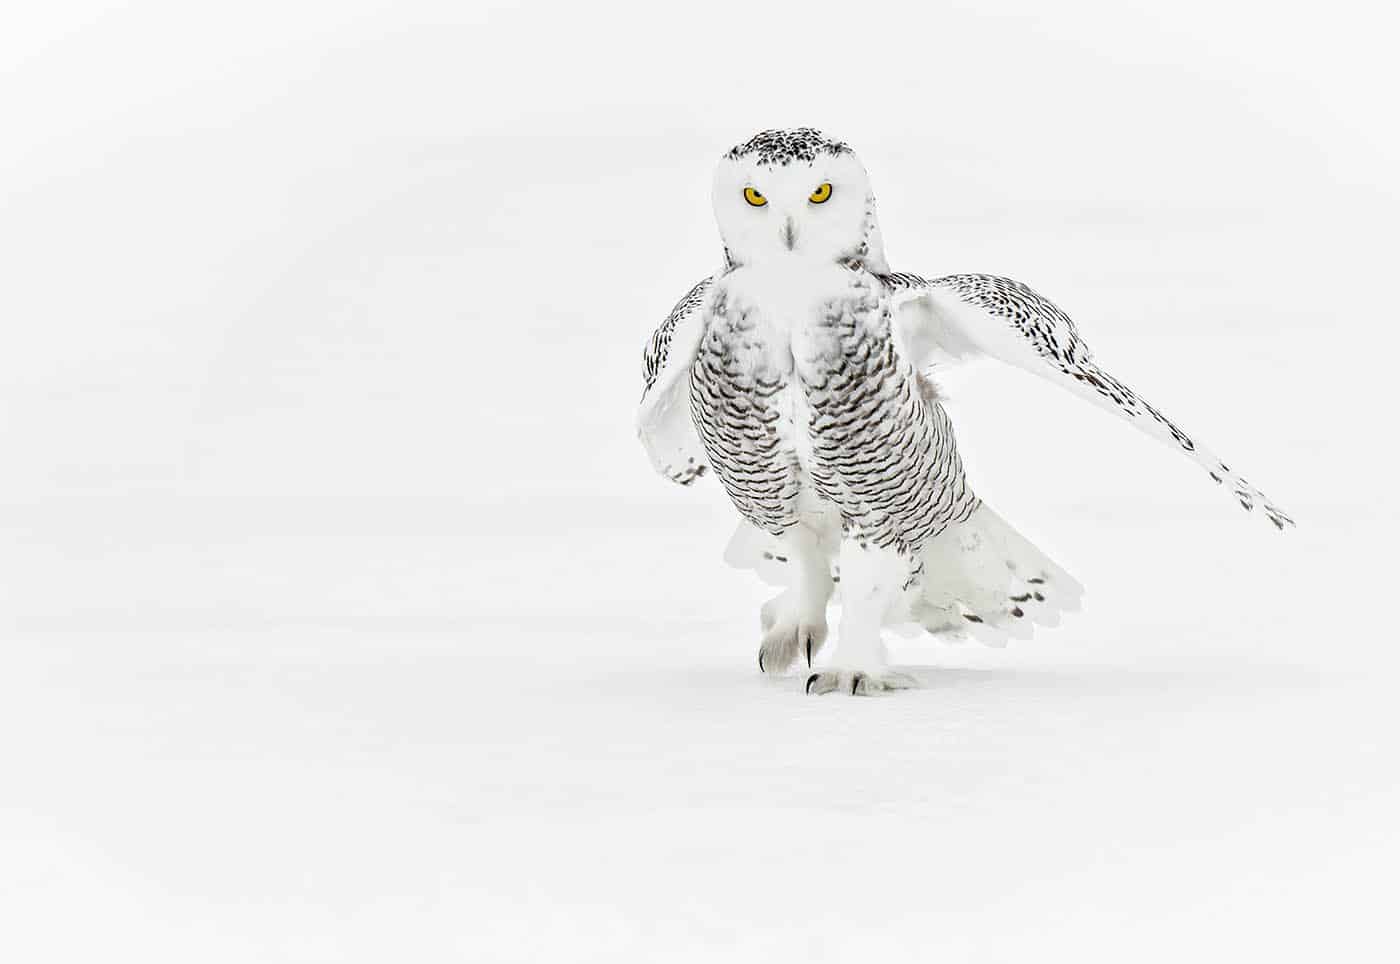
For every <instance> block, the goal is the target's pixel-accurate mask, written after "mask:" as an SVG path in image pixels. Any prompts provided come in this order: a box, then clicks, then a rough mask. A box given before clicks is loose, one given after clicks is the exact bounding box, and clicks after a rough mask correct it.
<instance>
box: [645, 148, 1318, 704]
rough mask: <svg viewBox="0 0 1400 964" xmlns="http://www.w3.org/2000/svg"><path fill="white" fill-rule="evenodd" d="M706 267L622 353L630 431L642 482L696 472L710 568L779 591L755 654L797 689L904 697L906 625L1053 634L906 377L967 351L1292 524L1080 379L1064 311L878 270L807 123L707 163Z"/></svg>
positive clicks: (867, 194)
mask: <svg viewBox="0 0 1400 964" xmlns="http://www.w3.org/2000/svg"><path fill="white" fill-rule="evenodd" d="M714 202H715V213H716V218H717V220H718V222H719V227H720V233H721V235H722V236H723V238H724V243H725V256H724V264H723V267H722V268H721V269H720V270H719V271H718V272H716V273H715V274H714V275H712V276H710V277H709V278H706V279H704V280H702V281H701V282H699V283H698V284H697V285H695V287H694V288H692V290H691V291H690V292H689V293H688V294H687V295H686V296H685V297H684V298H683V299H681V301H680V302H679V303H678V304H677V305H676V307H675V309H674V310H673V311H672V313H671V314H670V316H668V317H667V318H666V320H665V321H664V322H663V323H662V324H661V326H660V327H659V328H658V329H657V331H656V333H655V334H654V335H653V336H652V338H651V341H650V343H649V344H648V346H647V349H646V352H645V353H644V358H643V376H644V381H645V386H644V389H643V396H642V401H641V407H640V411H639V414H638V423H637V424H638V433H639V436H640V438H641V440H642V443H643V445H644V446H645V448H646V450H647V453H648V455H649V456H650V458H651V460H652V463H653V464H654V465H655V467H656V468H657V469H658V471H660V472H661V473H662V474H663V475H665V476H666V477H667V478H670V479H671V480H673V481H675V482H678V483H680V484H682V485H689V484H691V483H693V482H694V481H695V480H696V479H698V478H700V477H702V476H703V475H704V474H705V473H706V471H707V470H713V472H714V474H715V475H716V476H718V478H719V480H720V482H721V484H722V485H723V486H724V488H725V490H726V492H727V493H728V495H729V497H730V500H731V501H732V502H733V504H734V506H735V508H736V509H737V510H738V511H739V514H740V515H741V517H742V520H743V521H741V523H740V526H739V529H738V531H737V532H736V533H735V536H734V538H733V539H732V540H731V542H730V545H729V548H728V550H727V551H726V553H725V558H726V560H727V561H728V562H730V563H731V564H732V565H736V566H740V567H743V568H751V569H754V570H755V571H757V572H758V573H759V575H760V576H761V577H763V578H764V579H765V580H767V581H769V582H771V583H774V584H777V585H782V586H783V587H784V589H783V592H782V593H781V594H780V595H779V596H778V597H776V598H775V599H773V600H771V601H770V602H769V603H768V604H767V605H765V606H764V607H763V612H762V613H761V625H762V638H761V640H760V645H759V657H758V663H759V667H760V669H762V670H763V671H764V672H782V671H784V670H786V669H788V668H789V667H790V666H791V665H792V664H793V663H794V662H795V661H798V660H799V659H801V660H804V661H805V662H806V664H807V665H808V666H809V667H810V666H812V665H813V661H814V659H815V658H816V657H817V656H818V654H819V653H821V652H822V650H823V647H824V646H825V644H826V642H827V638H828V635H829V633H828V628H827V621H826V612H827V606H828V603H829V602H830V600H831V598H832V596H833V594H834V592H835V591H836V590H837V588H838V584H839V590H840V592H841V598H842V618H841V625H840V626H839V627H838V632H837V638H836V645H835V647H834V651H833V652H832V653H831V658H830V660H829V661H828V665H826V666H824V667H823V668H821V669H818V670H817V671H815V672H812V673H810V674H809V675H808V676H807V677H806V680H805V683H804V688H805V689H806V691H807V692H814V693H822V692H828V691H831V690H834V689H838V688H839V689H842V690H844V691H847V692H850V693H853V694H856V693H872V692H877V691H880V690H884V689H896V688H901V687H904V686H908V685H912V682H913V681H912V679H911V678H910V677H908V676H906V675H904V674H900V673H895V672H892V671H890V670H889V669H888V667H887V665H886V664H887V658H886V653H885V647H884V644H883V642H882V640H881V638H880V630H881V628H882V627H884V626H888V625H895V626H903V625H914V626H922V627H923V628H924V629H925V630H927V631H929V632H934V633H943V632H961V633H966V634H968V635H971V636H973V637H974V638H977V639H980V640H982V641H984V642H987V643H990V644H993V645H999V644H1002V643H1004V642H1005V641H1006V640H1007V639H1009V638H1020V637H1025V636H1028V635H1029V634H1030V631H1031V627H1032V625H1034V624H1040V625H1054V624H1055V623H1056V622H1058V620H1059V617H1060V614H1061V613H1063V612H1065V611H1068V610H1072V609H1074V608H1076V607H1077V605H1078V601H1079V597H1080V594H1081V591H1082V590H1081V589H1080V587H1079V585H1078V583H1076V582H1075V581H1074V579H1073V578H1071V577H1070V576H1069V575H1068V574H1067V573H1065V572H1064V571H1063V570H1062V569H1061V568H1060V567H1059V566H1057V565H1056V564H1055V563H1054V562H1053V561H1051V560H1050V559H1049V558H1048V557H1047V556H1046V555H1045V554H1044V553H1042V552H1041V551H1040V550H1038V549H1037V548H1036V547H1035V546H1033V545H1031V544H1030V542H1028V541H1027V540H1026V539H1024V538H1023V537H1022V536H1021V535H1020V534H1018V533H1017V532H1016V531H1015V530H1014V529H1013V528H1012V527H1011V526H1010V525H1008V524H1007V523H1006V522H1005V521H1004V520H1002V519H1001V518H1000V517H999V516H998V515H996V513H994V512H993V511H992V510H991V509H990V508H988V507H986V506H984V505H983V504H982V503H981V500H980V499H978V498H977V496H976V495H975V494H974V492H973V490H972V488H971V486H970V485H969V484H968V480H967V478H966V474H965V472H964V468H963V464H962V460H961V458H960V457H959V455H958V450H957V445H956V441H955V439H954V436H953V427H952V424H951V422H950V420H949V418H948V415H947V412H946V411H944V409H943V406H942V405H941V404H940V403H939V401H938V399H937V397H936V394H935V393H934V392H933V391H931V390H930V386H929V383H928V382H927V381H926V378H925V376H926V374H927V373H928V372H929V371H930V370H933V371H936V370H937V369H938V368H940V367H941V366H945V365H949V364H955V363H957V362H960V361H964V360H968V359H971V358H979V357H989V358H995V359H997V360H999V361H1002V362H1005V363H1007V364H1011V365H1015V366H1017V367H1020V368H1023V369H1026V370H1028V371H1031V372H1034V373H1035V374H1037V375H1040V376H1042V377H1044V378H1046V379H1048V380H1050V381H1052V382H1054V383H1055V384H1058V385H1060V386H1061V387H1064V388H1066V389H1068V390H1070V391H1072V392H1074V393H1075V394H1077V395H1079V396H1081V397H1083V398H1085V399H1087V400H1089V401H1092V402H1094V403H1095V404H1096V405H1099V406H1100V407H1103V408H1106V409H1109V410H1111V411H1113V412H1115V413H1117V414H1118V415H1120V416H1122V417H1123V418H1125V419H1127V420H1129V421H1131V422H1132V423H1133V424H1134V425H1136V426H1137V427H1138V428H1140V429H1142V430H1143V431H1144V432H1146V433H1147V434H1149V435H1151V436H1153V437H1154V438H1157V439H1159V440H1162V441H1165V442H1167V443H1168V444H1171V445H1173V446H1175V447H1177V448H1180V449H1181V450H1182V451H1184V452H1186V453H1187V454H1188V455H1190V456H1191V457H1192V458H1193V459H1194V460H1195V461H1196V462H1198V463H1199V464H1200V465H1202V466H1203V467H1204V468H1205V469H1206V470H1207V471H1208V472H1209V473H1210V476H1211V477H1212V478H1213V479H1214V480H1215V481H1216V482H1217V483H1218V484H1220V485H1222V486H1226V487H1228V489H1229V490H1230V491H1231V493H1232V494H1233V495H1234V496H1235V498H1236V499H1237V500H1238V501H1239V502H1240V503H1241V505H1243V506H1244V507H1245V508H1246V509H1251V510H1252V509H1254V508H1258V509H1259V510H1260V511H1261V512H1262V514H1263V515H1264V516H1265V517H1266V518H1268V519H1269V521H1271V522H1272V523H1273V524H1274V525H1275V526H1277V527H1278V528H1280V529H1281V528H1283V527H1284V526H1286V525H1291V524H1292V520H1291V519H1289V518H1288V516H1287V515H1285V514H1284V513H1283V512H1282V511H1281V510H1279V509H1278V508H1277V507H1276V506H1274V505H1273V504H1272V503H1270V502H1269V501H1268V499H1266V498H1265V497H1264V495H1263V493H1261V492H1259V490H1258V489H1256V488H1254V487H1253V486H1252V485H1250V484H1249V483H1248V482H1246V481H1245V480H1244V479H1243V478H1241V477H1240V476H1239V475H1238V474H1237V473H1235V472H1234V471H1233V470H1232V469H1230V468H1229V467H1228V466H1227V465H1225V464H1224V463H1223V462H1221V461H1220V460H1219V459H1218V458H1216V457H1215V456H1214V455H1212V454H1210V453H1209V452H1207V451H1206V450H1205V449H1203V448H1202V447H1200V446H1199V445H1198V444H1197V443H1196V442H1195V441H1194V440H1193V439H1191V438H1190V437H1189V436H1188V435H1186V433H1185V432H1183V431H1182V430H1181V429H1180V428H1178V427H1177V426H1176V425H1174V424H1173V423H1172V422H1170V421H1169V420H1168V419H1167V418H1166V417H1165V416H1163V415H1162V414H1161V413H1160V412H1159V411H1158V410H1157V409H1156V408H1154V407H1153V406H1151V405H1150V404H1148V403H1147V402H1146V401H1144V400H1143V399H1141V398H1139V397H1138V396H1137V395H1136V394H1135V393H1134V392H1132V391H1131V390H1130V389H1129V388H1128V387H1127V386H1125V385H1124V384H1123V383H1122V382H1120V381H1118V380H1117V379H1115V378H1114V377H1113V376H1111V375H1109V374H1108V373H1107V372H1105V371H1103V370H1102V369H1101V368H1099V367H1098V366H1097V365H1096V364H1095V363H1094V361H1093V359H1092V358H1091V356H1090V354H1089V350H1088V348H1087V346H1086V345H1085V344H1084V342H1083V340H1082V339H1081V338H1080V336H1079V333H1078V332H1077V331H1076V329H1075V327H1074V324H1073V323H1072V322H1071V321H1070V319H1069V318H1068V317H1067V316H1066V315H1065V314H1064V313H1063V312H1061V311H1060V310H1059V309H1058V308H1056V307H1055V306H1054V305H1053V304H1051V303H1050V302H1049V301H1047V300H1046V299H1044V298H1042V297H1040V296H1039V295H1037V294H1036V293H1035V292H1033V291H1031V290H1030V289H1029V288H1027V287H1026V286H1025V285H1022V284H1020V283H1018V282H1015V281H1010V280H1008V279H1005V278H998V277H995V276H991V275H970V274H963V275H952V276H948V277H943V278H937V279H934V280H925V279H924V278H922V277H919V276H917V275H912V274H905V273H898V272H892V271H891V270H890V268H889V265H888V264H887V263H886V261H885V254H884V248H883V243H882V241H881V238H880V231H879V225H878V222H877V220H876V215H875V200H874V196H873V194H872V193H871V191H870V186H869V182H868V179H867V177H866V174H865V170H864V168H863V167H862V166H861V164H860V162H859V160H858V159H857V158H856V156H855V154H854V153H853V152H852V151H851V150H850V148H849V147H847V146H846V145H845V144H842V143H840V142H837V141H832V140H829V139H827V138H826V137H824V136H822V135H821V134H820V133H819V132H817V131H814V130H811V129H807V128H802V129H798V130H792V131H765V132H763V133H761V134H758V135H756V136H755V137H754V138H752V139H751V140H749V141H748V142H746V143H745V144H742V145H740V146H738V147H736V148H734V149H733V150H732V151H730V152H729V153H728V154H726V155H725V156H724V158H723V159H722V160H721V162H720V164H719V167H718V169H717V171H716V174H715V187H714Z"/></svg>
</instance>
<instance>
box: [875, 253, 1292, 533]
mask: <svg viewBox="0 0 1400 964" xmlns="http://www.w3.org/2000/svg"><path fill="white" fill-rule="evenodd" d="M882 280H884V281H885V283H886V284H887V285H889V286H890V288H892V289H893V291H894V299H893V303H894V324H895V330H896V333H897V337H898V338H899V342H900V347H901V350H902V351H903V352H904V353H905V354H906V355H908V356H909V358H910V361H911V362H912V363H913V364H914V365H915V366H916V367H917V368H918V369H920V370H923V369H926V368H928V367H930V366H935V367H936V366H937V365H939V364H947V363H950V362H958V361H963V360H971V359H975V358H992V359H995V360H997V361H1000V362H1003V363H1005V364H1008V365H1014V366H1015V367H1017V368H1021V369H1024V370H1025V371H1028V372H1031V373H1032V374H1035V375H1039V376H1040V377H1041V378H1044V379H1045V380H1047V381H1049V382H1053V383H1054V384H1056V385H1058V386H1059V387H1061V388H1063V389H1065V390H1067V391H1070V392H1073V393H1074V394H1075V395H1078V396H1079V397H1081V398H1083V399H1086V400H1088V401H1090V402H1093V403H1094V404H1095V405H1097V406H1098V407H1099V408H1102V409H1105V410H1106V411H1109V412H1113V413H1114V414H1116V415H1118V416H1119V417H1121V418H1123V419H1126V420H1127V421H1129V422H1131V423H1132V424H1133V425H1135V426H1136V427H1137V428H1138V429H1140V430H1141V431H1143V432H1144V433H1146V434H1147V435H1150V436H1152V437H1153V438H1155V439H1157V440H1159V441H1162V442H1166V443H1167V444H1168V445H1171V446H1173V447H1174V448H1177V449H1180V450H1181V451H1183V452H1185V453H1186V454H1187V455H1188V456H1190V457H1191V459H1192V460H1194V461H1195V462H1196V463H1197V464H1198V465H1200V466H1201V467H1203V468H1204V469H1205V470H1206V471H1207V472H1209V473H1210V477H1211V478H1212V479H1214V480H1215V481H1216V483H1217V484H1220V485H1227V486H1229V488H1230V491H1231V492H1232V493H1233V494H1234V496H1235V498H1236V499H1238V500H1239V503H1240V505H1242V506H1244V508H1245V509H1246V510H1252V509H1254V508H1255V506H1258V507H1259V508H1260V509H1261V510H1262V511H1263V513H1264V515H1265V516H1266V517H1267V518H1268V519H1269V521H1270V522H1272V523H1273V524H1274V525H1275V526H1277V527H1278V528H1280V529H1282V528H1284V527H1285V526H1287V525H1292V524H1293V520H1292V519H1290V518H1289V517H1288V516H1287V515H1286V514H1285V513H1284V512H1283V510H1281V509H1279V508H1278V507H1277V506H1275V505H1274V504H1273V503H1271V502H1270V501H1269V500H1268V499H1267V498H1266V497H1265V496H1264V493H1262V492H1260V491H1259V490H1258V489H1256V488H1255V487H1254V486H1252V485H1250V484H1249V483H1248V482H1246V481H1245V480H1244V479H1243V478H1242V477H1241V476H1239V475H1238V474H1236V473H1235V472H1233V471H1232V470H1231V469H1230V468H1229V466H1227V465H1226V464H1225V463H1224V462H1222V461H1220V459H1219V458H1217V457H1216V456H1215V455H1214V454H1212V453H1211V452H1209V451H1208V450H1206V449H1205V448H1203V447H1202V446H1201V445H1199V444H1198V443H1197V442H1196V441H1194V440H1193V439H1192V438H1191V437H1190V436H1188V435H1187V434H1186V433H1185V432H1183V431H1182V430H1181V429H1180V428H1178V427H1177V426H1176V425H1174V424H1172V422H1171V421H1170V420H1168V419H1167V417H1166V416H1165V415H1163V414H1162V413H1161V412H1159V411H1158V410H1157V409H1156V408H1154V407H1152V406H1151V405H1150V404H1148V403H1147V402H1146V401H1145V400H1143V399H1142V398H1139V397H1138V396H1137V394H1135V393H1134V392H1133V390H1132V389H1130V388H1128V386H1126V385H1124V384H1123V383H1122V382H1120V381H1118V379H1116V378H1114V377H1113V376H1112V375H1110V374H1109V373H1108V372H1106V371H1104V370H1103V369H1102V368H1100V367H1099V366H1098V365H1097V364H1095V362H1094V360H1093V358H1092V356H1091V355H1090V352H1089V347H1088V346H1087V345H1086V344H1084V341H1083V339H1081V338H1080V337H1079V332H1078V331H1077V330H1076V329H1075V327H1074V322H1072V321H1070V319H1069V317H1068V316H1067V315H1066V314H1065V313H1064V312H1063V311H1061V310H1060V309H1059V308H1056V307H1055V306H1054V305H1053V304H1051V303H1050V302H1049V301H1047V300H1046V299H1045V298H1042V297H1041V296H1040V295H1038V294H1036V293H1035V292H1034V291H1032V290H1031V289H1030V288H1028V287H1026V286H1025V285H1023V284H1021V283H1020V282H1018V281H1012V280H1010V279H1009V278H998V277H996V276H994V275H985V274H957V275H948V276H947V277H943V278H935V279H932V280H925V279H924V278H921V277H919V276H918V275H911V274H900V273H896V274H890V275H885V276H883V278H882Z"/></svg>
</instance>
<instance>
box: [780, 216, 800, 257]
mask: <svg viewBox="0 0 1400 964" xmlns="http://www.w3.org/2000/svg"><path fill="white" fill-rule="evenodd" d="M782 237H783V244H785V245H787V249H788V250H789V251H791V250H792V246H793V245H794V244H796V243H797V225H796V224H794V223H793V221H792V218H791V216H789V217H788V218H787V219H786V220H785V221H783V231H782Z"/></svg>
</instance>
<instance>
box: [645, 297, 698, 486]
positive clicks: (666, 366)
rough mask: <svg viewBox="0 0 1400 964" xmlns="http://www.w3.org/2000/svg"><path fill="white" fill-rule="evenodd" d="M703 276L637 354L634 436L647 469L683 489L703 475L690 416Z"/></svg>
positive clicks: (696, 436)
mask: <svg viewBox="0 0 1400 964" xmlns="http://www.w3.org/2000/svg"><path fill="white" fill-rule="evenodd" d="M714 280H715V279H714V278H713V277H709V278H706V279H705V280H704V281H701V282H700V283H699V284H697V285H696V286H695V287H694V288H691V289H690V291H689V293H687V294H686V296H685V297H684V298H682V299H681V300H680V301H679V302H677V303H676V307H675V308H673V309H672V310H671V313H670V314H669V315H667V316H666V320H665V321H663V322H662V323H661V325H660V326H659V327H658V328H657V329H656V331H655V332H653V333H652V336H651V340H650V341H648V342H647V346H646V349H645V350H644V351H643V352H642V378H643V380H644V381H645V385H644V386H643V388H642V401H641V405H639V406H638V408H637V437H638V438H639V439H641V442H642V447H643V448H645V449H646V452H647V458H649V459H651V464H652V467H653V468H655V469H656V471H658V472H660V473H661V474H662V475H664V476H666V478H668V479H670V480H671V481H672V482H676V483H679V484H680V485H689V484H690V483H692V482H694V481H695V480H696V479H698V478H700V476H702V475H704V474H705V471H706V469H707V468H708V465H707V464H706V462H705V449H704V447H703V446H702V445H701V444H700V436H699V435H697V434H696V432H695V424H694V422H692V421H691V418H690V366H691V363H692V362H694V361H695V352H696V349H697V348H698V346H699V344H700V335H701V325H702V321H703V319H702V316H703V314H704V312H703V311H702V310H701V309H702V308H703V306H704V303H705V298H706V295H707V293H708V292H709V290H710V286H711V285H712V284H714Z"/></svg>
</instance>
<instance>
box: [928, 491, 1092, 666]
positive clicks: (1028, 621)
mask: <svg viewBox="0 0 1400 964" xmlns="http://www.w3.org/2000/svg"><path fill="white" fill-rule="evenodd" d="M920 561H921V562H922V563H923V574H922V579H921V580H920V582H919V583H918V584H917V586H916V587H915V589H914V591H913V592H912V594H911V597H912V598H911V599H910V609H909V617H910V618H911V619H912V620H913V621H914V622H916V623H918V624H920V625H922V626H923V627H924V629H926V630H928V631H929V632H930V633H934V634H938V635H944V634H949V635H951V634H955V633H957V634H966V635H968V636H971V637H972V638H973V639H976V640H978V641H979V642H983V643H986V644H987V645H990V646H1005V645H1006V643H1007V641H1008V640H1010V639H1025V638H1029V637H1030V635H1031V632H1032V627H1033V626H1035V625H1041V626H1055V625H1058V624H1059V621H1060V616H1061V614H1062V613H1067V612H1073V611H1075V610H1077V609H1078V608H1079V601H1080V598H1081V597H1082V596H1083V594H1084V588H1083V587H1082V586H1080V585H1079V583H1078V582H1076V581H1075V579H1074V577H1073V576H1071V575H1070V574H1069V573H1067V572H1065V571H1064V570H1063V569H1061V568H1060V567H1059V566H1058V565H1056V564H1055V562H1054V561H1053V560H1051V559H1050V558H1049V557H1048V556H1046V555H1045V553H1043V552H1041V551H1040V550H1039V549H1037V548H1036V547H1035V546H1034V545H1032V544H1031V542H1030V540H1028V539H1026V538H1025V537H1024V536H1022V535H1021V534H1020V533H1019V532H1017V531H1016V530H1015V529H1013V528H1012V527H1011V526H1010V525H1009V524H1008V523H1007V522H1006V520H1004V519H1002V517H1001V516H999V515H997V514H996V513H995V512H993V511H992V510H991V508H989V507H988V506H987V505H986V504H985V503H984V504H983V505H981V506H979V507H978V508H977V509H976V511H974V512H973V513H972V515H971V516H969V517H968V518H967V520H966V521H964V522H959V523H955V524H954V525H951V526H949V527H948V528H947V529H945V530H943V532H941V533H939V535H938V536H937V537H936V538H934V539H932V540H931V541H930V542H929V543H927V544H926V545H925V546H924V548H923V549H922V550H921V552H920Z"/></svg>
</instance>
